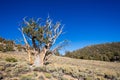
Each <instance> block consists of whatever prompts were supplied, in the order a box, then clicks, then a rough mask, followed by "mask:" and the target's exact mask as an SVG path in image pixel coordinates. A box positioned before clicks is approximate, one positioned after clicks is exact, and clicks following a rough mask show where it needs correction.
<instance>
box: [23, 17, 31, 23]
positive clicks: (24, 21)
mask: <svg viewBox="0 0 120 80" xmlns="http://www.w3.org/2000/svg"><path fill="white" fill-rule="evenodd" d="M25 19H26V17H24V18H23V21H24V23H25V24H27V25H30V24H29V22H28V21H26V20H25Z"/></svg>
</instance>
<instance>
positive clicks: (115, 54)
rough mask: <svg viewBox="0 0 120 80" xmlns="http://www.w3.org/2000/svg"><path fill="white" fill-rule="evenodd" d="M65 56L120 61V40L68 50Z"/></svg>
mask: <svg viewBox="0 0 120 80" xmlns="http://www.w3.org/2000/svg"><path fill="white" fill-rule="evenodd" d="M65 56H67V57H71V58H77V59H89V60H102V61H120V42H114V43H105V44H99V45H92V46H87V47H85V48H82V49H79V50H75V51H73V52H67V53H66V54H65Z"/></svg>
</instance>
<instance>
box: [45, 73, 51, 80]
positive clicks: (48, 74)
mask: <svg viewBox="0 0 120 80" xmlns="http://www.w3.org/2000/svg"><path fill="white" fill-rule="evenodd" d="M44 75H45V77H46V78H49V79H50V78H51V77H52V75H51V74H50V73H45V74H44Z"/></svg>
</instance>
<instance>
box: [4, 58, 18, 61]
mask: <svg viewBox="0 0 120 80" xmlns="http://www.w3.org/2000/svg"><path fill="white" fill-rule="evenodd" d="M5 60H6V61H7V62H17V59H15V58H13V57H10V58H6V59H5Z"/></svg>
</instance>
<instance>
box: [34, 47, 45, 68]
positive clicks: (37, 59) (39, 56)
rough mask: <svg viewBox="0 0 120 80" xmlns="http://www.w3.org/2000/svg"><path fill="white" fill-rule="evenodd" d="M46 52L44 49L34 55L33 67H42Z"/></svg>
mask: <svg viewBox="0 0 120 80" xmlns="http://www.w3.org/2000/svg"><path fill="white" fill-rule="evenodd" d="M46 52H47V49H45V48H44V49H43V51H42V52H40V53H39V54H37V55H35V60H34V66H36V67H40V66H43V65H44V58H45V54H46Z"/></svg>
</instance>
